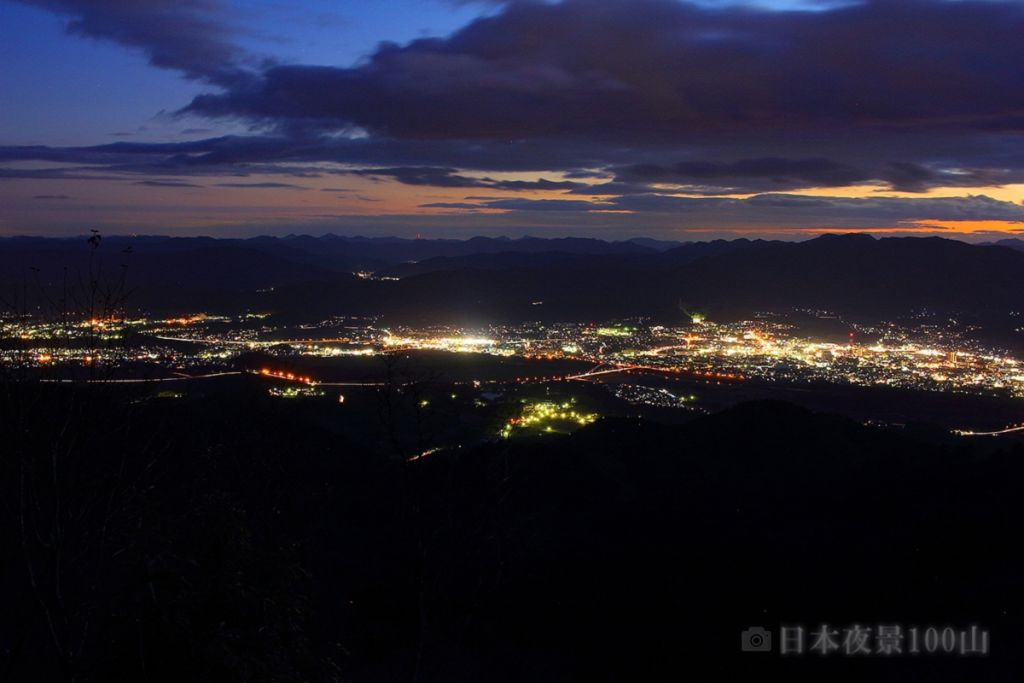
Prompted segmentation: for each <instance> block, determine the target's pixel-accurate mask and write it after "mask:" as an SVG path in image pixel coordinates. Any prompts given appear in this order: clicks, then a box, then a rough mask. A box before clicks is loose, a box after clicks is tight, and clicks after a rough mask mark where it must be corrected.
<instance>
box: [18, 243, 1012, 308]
mask: <svg viewBox="0 0 1024 683" xmlns="http://www.w3.org/2000/svg"><path fill="white" fill-rule="evenodd" d="M1012 242H1017V241H1014V240H1005V241H1004V242H1002V243H1000V244H987V245H972V244H967V243H965V242H960V241H957V240H950V239H942V238H936V237H928V238H912V237H901V238H896V237H886V238H881V239H876V238H874V237H872V236H870V235H865V234H846V235H833V234H828V235H823V236H821V237H817V238H814V239H810V240H806V241H803V242H785V241H765V240H748V239H738V240H731V241H726V240H715V241H708V242H687V243H671V242H658V241H653V240H643V239H637V240H631V241H620V242H606V241H601V240H596V239H583V238H558V239H543V238H522V239H507V238H488V237H474V238H472V239H468V240H408V239H399V238H364V237H338V236H333V235H328V236H324V237H310V236H288V237H282V238H274V237H257V238H250V239H212V238H204V237H185V238H172V237H150V236H142V237H122V236H117V237H108V238H105V239H103V240H101V241H100V243H99V244H98V246H93V245H90V244H88V243H87V242H86V241H85V240H84V239H45V238H6V239H2V240H0V296H3V297H4V301H6V302H7V303H8V307H11V302H12V301H21V302H22V305H23V306H24V307H26V308H29V309H30V308H32V307H41V306H44V305H45V302H47V301H53V300H54V299H55V298H57V299H59V298H61V293H62V292H64V291H66V290H68V289H71V290H73V289H76V288H81V287H83V286H85V283H88V282H90V281H93V280H96V281H101V282H105V283H111V282H120V281H121V278H123V281H124V283H125V292H126V293H127V302H128V306H129V307H132V308H138V309H140V310H148V311H172V312H185V311H197V310H205V311H208V312H215V311H220V312H232V311H239V310H264V311H271V312H280V313H288V314H292V315H296V316H308V315H314V316H319V315H344V314H348V315H382V316H384V317H385V318H388V319H393V320H397V321H433V322H441V321H461V322H473V323H483V322H499V321H517V320H549V321H550V320H591V319H594V320H596V319H607V318H615V317H632V316H640V315H643V316H651V317H654V318H656V319H664V320H673V319H677V318H680V317H681V316H683V315H685V314H686V312H688V311H703V312H709V313H713V314H718V315H743V314H748V313H750V312H753V311H761V310H782V309H787V310H788V309H791V308H794V307H797V308H804V307H806V308H817V309H828V310H833V311H837V312H843V313H849V314H862V315H889V314H900V313H907V312H910V311H913V310H916V309H922V308H927V309H932V310H936V311H949V312H958V311H971V312H974V313H978V312H985V311H994V312H1004V313H1005V312H1006V311H1009V310H1019V309H1021V308H1022V307H1024V249H1020V248H1018V247H1019V245H1017V246H1015V245H1014V244H1012ZM90 273H91V274H90Z"/></svg>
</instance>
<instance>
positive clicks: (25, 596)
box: [0, 385, 1024, 681]
mask: <svg viewBox="0 0 1024 683" xmlns="http://www.w3.org/2000/svg"><path fill="white" fill-rule="evenodd" d="M0 397H2V398H0V400H2V401H3V403H2V405H0V410H2V414H4V415H5V418H6V419H7V420H8V422H7V424H10V425H13V426H14V428H13V429H11V430H10V431H9V432H8V437H7V444H6V448H5V455H4V458H3V470H2V479H0V486H2V490H0V497H2V499H3V500H4V501H5V515H4V517H3V525H2V527H0V541H2V547H3V548H5V549H6V550H5V553H4V562H3V563H2V564H0V580H2V582H3V584H2V585H3V590H4V595H5V596H8V598H7V604H6V605H5V609H4V612H3V616H2V617H0V642H2V644H3V645H2V647H0V672H2V677H3V678H4V680H62V679H67V680H70V679H72V678H73V679H74V680H81V681H110V680H150V681H184V680H189V681H224V680H254V681H270V680H273V681H330V680H352V681H409V680H430V681H542V680H544V681H577V680H603V681H607V680H626V681H631V680H685V679H687V678H688V677H687V675H686V674H688V673H691V674H692V672H693V671H704V670H714V671H717V672H719V676H720V678H721V679H722V680H754V679H755V677H756V679H761V678H763V677H769V678H774V677H775V676H776V675H784V676H786V677H787V679H798V680H875V681H904V680H908V679H914V680H929V681H947V680H948V681H963V680H986V681H1002V680H1017V679H1016V678H1015V676H1016V674H1017V673H1019V671H1020V670H1021V666H1022V665H1024V661H1022V657H1024V653H1022V652H1021V651H1020V649H1019V648H1016V647H1015V646H1014V645H1013V644H1014V643H1016V642H1019V640H1020V638H1021V637H1022V636H1024V623H1022V621H1021V618H1020V615H1021V613H1022V609H1024V594H1022V590H1024V589H1022V586H1021V582H1020V579H1019V575H1020V571H1019V569H1020V567H1019V561H1018V560H1017V554H1018V553H1017V550H1016V547H1015V546H1016V541H1015V539H1016V538H1017V535H1018V531H1019V529H1020V526H1021V523H1022V521H1024V500H1022V498H1021V497H1020V495H1019V490H1018V489H1019V482H1020V481H1021V480H1022V478H1024V450H1022V449H1021V447H1020V446H1015V447H1013V448H1009V447H1007V448H1006V449H1002V450H1000V449H998V448H987V449H984V450H983V449H980V448H975V447H973V446H972V447H971V448H968V447H967V446H965V445H961V444H960V443H959V442H953V443H950V444H942V443H937V442H935V443H933V442H926V441H919V440H914V439H910V438H906V437H904V436H898V435H896V434H893V433H890V432H886V431H882V430H878V429H871V428H866V427H863V426H860V425H858V424H856V423H853V422H851V421H848V420H846V419H843V418H838V417H834V416H830V415H822V414H814V413H810V412H807V411H805V410H803V409H800V408H796V407H794V406H791V405H789V404H783V403H773V402H767V403H753V404H744V405H741V406H738V407H736V408H734V409H732V410H728V411H726V412H723V413H720V414H716V415H712V416H708V417H706V418H702V419H699V420H696V421H694V422H692V423H688V424H685V425H676V426H666V425H659V424H654V423H648V422H642V421H636V420H623V419H620V420H605V421H601V422H598V423H597V424H595V425H593V426H592V427H590V428H587V429H584V430H582V431H580V432H578V433H576V434H575V435H573V436H570V437H565V438H553V439H550V440H544V439H542V440H540V441H535V442H514V441H513V442H502V443H493V444H485V445H481V446H479V447H476V448H464V449H458V450H456V451H451V452H440V453H435V454H434V455H431V456H429V457H426V458H423V459H421V460H419V461H416V462H413V463H405V462H404V461H403V460H402V459H396V458H395V457H393V456H394V454H390V453H389V452H388V451H387V445H386V444H384V443H381V444H380V448H379V450H373V449H366V448H360V447H357V446H355V445H353V444H350V443H347V442H346V441H345V440H344V439H342V438H340V437H339V435H338V434H337V433H336V432H335V430H334V428H333V427H332V426H331V424H329V423H326V422H318V421H316V420H314V419H308V418H304V415H305V413H303V412H302V411H298V410H285V409H283V408H281V407H280V403H274V402H273V401H271V400H268V399H267V397H266V396H265V394H263V392H261V391H259V392H257V391H251V390H247V389H244V388H241V389H237V390H232V393H230V394H228V395H218V396H213V395H211V396H207V397H205V398H204V397H199V398H189V399H180V400H157V401H138V400H132V397H131V396H128V395H124V394H121V393H111V392H110V391H108V390H105V389H96V390H85V389H74V390H68V391H57V390H53V391H51V390H43V389H41V388H39V387H37V386H36V387H32V386H26V385H22V386H9V385H8V386H4V387H3V392H2V394H0ZM229 397H230V399H231V400H226V399H227V398H229ZM55 463H56V464H55ZM54 468H56V469H54ZM54 475H56V476H54ZM58 560H59V562H58ZM58 568H59V572H58ZM41 607H42V608H41ZM821 622H828V623H832V624H837V625H849V624H852V623H859V624H876V623H890V622H891V623H902V624H904V625H907V626H909V625H912V624H920V625H925V624H938V625H942V624H947V623H949V624H952V625H956V626H961V625H968V624H981V625H983V626H984V627H986V628H988V629H989V630H990V631H991V633H992V642H993V645H992V653H991V655H990V657H988V658H986V659H980V658H975V659H970V658H964V659H958V658H949V657H930V658H927V657H919V658H896V659H892V660H879V659H862V660H850V659H842V660H840V659H827V658H826V659H814V658H804V659H800V660H781V659H778V658H776V657H774V656H768V657H761V658H759V657H756V656H752V655H742V654H741V653H740V652H739V634H740V631H741V630H742V629H744V628H746V627H748V626H752V625H763V626H766V627H769V628H773V629H774V628H777V626H778V624H779V623H805V624H808V625H817V624H819V623H821Z"/></svg>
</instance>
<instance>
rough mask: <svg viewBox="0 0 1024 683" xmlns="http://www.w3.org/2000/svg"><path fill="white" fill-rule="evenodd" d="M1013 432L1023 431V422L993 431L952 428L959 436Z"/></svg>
mask: <svg viewBox="0 0 1024 683" xmlns="http://www.w3.org/2000/svg"><path fill="white" fill-rule="evenodd" d="M1015 432H1024V424H1019V425H1014V426H1012V427H1007V428H1006V429H999V430H996V431H994V432H974V431H971V430H969V429H954V430H953V433H954V434H958V435H960V436H1002V435H1003V434H1013V433H1015Z"/></svg>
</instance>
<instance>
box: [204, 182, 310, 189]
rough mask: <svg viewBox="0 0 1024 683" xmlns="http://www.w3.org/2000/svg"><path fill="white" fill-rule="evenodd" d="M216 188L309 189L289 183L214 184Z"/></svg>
mask: <svg viewBox="0 0 1024 683" xmlns="http://www.w3.org/2000/svg"><path fill="white" fill-rule="evenodd" d="M216 186H217V187H230V188H234V189H252V190H274V189H277V190H307V189H309V188H306V187H302V186H301V185H292V184H291V183H272V182H264V183H216Z"/></svg>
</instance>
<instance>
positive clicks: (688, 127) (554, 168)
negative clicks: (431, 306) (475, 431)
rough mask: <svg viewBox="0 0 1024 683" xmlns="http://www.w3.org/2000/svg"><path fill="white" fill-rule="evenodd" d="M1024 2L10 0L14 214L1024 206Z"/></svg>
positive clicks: (6, 32)
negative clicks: (127, 0) (738, 3)
mask: <svg viewBox="0 0 1024 683" xmlns="http://www.w3.org/2000/svg"><path fill="white" fill-rule="evenodd" d="M1021 35H1024V8H1022V3H1020V2H1009V1H1007V2H998V1H993V0H985V1H978V2H967V1H964V2H958V1H952V0H901V1H899V2H897V1H896V0H863V1H860V2H856V1H851V2H846V3H825V2H811V1H808V2H797V1H796V0H793V1H792V2H763V3H759V4H757V5H746V6H742V5H737V4H730V3H715V2H703V3H688V2H679V1H677V0H632V1H627V0H565V1H564V2H513V3H500V2H489V3H469V2H444V1H442V0H389V2H338V1H335V2H330V1H328V0H315V1H306V2H281V1H280V0H254V1H249V2H240V1H236V2H230V1H228V0H178V1H177V2H174V1H172V0H136V1H135V2H132V3H125V2H119V1H118V0H18V1H14V0H0V64H3V68H2V69H0V92H3V93H4V100H3V106H2V108H0V234H68V233H72V234H77V233H81V232H84V231H86V230H87V229H89V228H90V227H99V228H101V229H104V230H106V231H113V232H160V233H174V234H193V233H204V234H255V233H264V232H270V233H283V232H311V233H323V232H328V231H333V232H339V233H350V234H351V233H357V232H360V233H397V234H412V233H428V234H437V235H446V236H450V235H467V236H468V235H469V234H475V233H486V234H496V233H504V234H523V233H532V234H592V235H597V236H615V237H621V236H627V235H637V234H649V235H656V236H663V237H676V238H686V237H700V238H704V237H710V236H729V235H735V234H740V233H742V234H749V233H758V234H766V235H774V236H778V235H782V236H787V235H791V236H803V235H806V234H808V233H814V232H817V231H822V230H833V229H868V230H876V231H883V232H899V233H903V232H906V233H918V232H937V233H941V234H951V233H954V232H955V233H956V234H966V235H968V236H969V237H974V238H978V239H983V238H984V239H987V238H989V237H991V234H992V233H993V232H999V233H1011V232H1014V231H1020V230H1021V229H1022V228H1024V225H1022V223H1021V221H1024V208H1022V206H1021V199H1022V197H1024V142H1022V137H1021V134H1022V133H1024V70H1022V69H1021V68H1020V64H1022V63H1024V48H1022V47H1021V42H1022V41H1020V39H1019V38H1020V36H1021Z"/></svg>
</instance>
